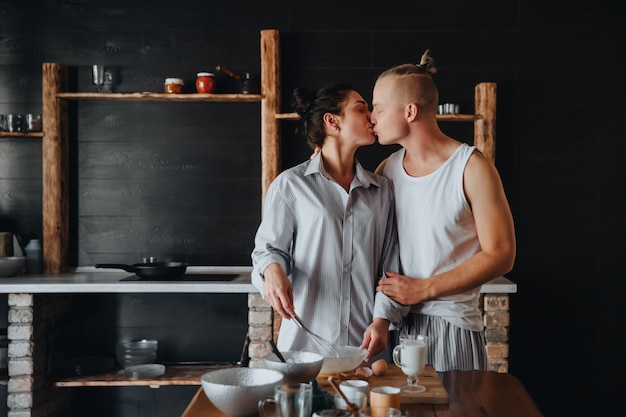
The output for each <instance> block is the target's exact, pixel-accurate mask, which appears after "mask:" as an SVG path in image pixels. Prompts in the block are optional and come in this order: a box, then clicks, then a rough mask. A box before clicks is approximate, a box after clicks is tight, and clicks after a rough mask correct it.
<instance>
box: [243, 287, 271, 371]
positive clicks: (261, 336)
mask: <svg viewBox="0 0 626 417" xmlns="http://www.w3.org/2000/svg"><path fill="white" fill-rule="evenodd" d="M273 329H274V314H273V311H272V307H270V305H269V304H267V303H266V302H265V300H263V297H262V296H261V294H259V293H248V337H249V338H250V344H249V346H248V356H249V357H250V367H255V366H259V365H260V363H261V358H262V357H263V356H265V355H267V354H268V353H271V349H270V348H269V347H268V346H267V342H268V341H269V340H272V338H273V333H274V332H273Z"/></svg>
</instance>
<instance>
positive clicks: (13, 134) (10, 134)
mask: <svg viewBox="0 0 626 417" xmlns="http://www.w3.org/2000/svg"><path fill="white" fill-rule="evenodd" d="M42 137H43V132H28V133H21V132H0V138H42Z"/></svg>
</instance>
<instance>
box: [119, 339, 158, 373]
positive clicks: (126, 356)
mask: <svg viewBox="0 0 626 417" xmlns="http://www.w3.org/2000/svg"><path fill="white" fill-rule="evenodd" d="M157 346H158V342H157V341H156V340H153V339H141V340H129V341H122V342H119V343H118V344H117V349H116V352H115V357H116V359H117V363H118V364H119V365H120V366H121V367H122V368H128V367H129V366H134V365H143V364H149V363H154V361H155V360H156V357H157Z"/></svg>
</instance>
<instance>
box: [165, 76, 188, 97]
mask: <svg viewBox="0 0 626 417" xmlns="http://www.w3.org/2000/svg"><path fill="white" fill-rule="evenodd" d="M184 85H185V82H184V81H183V80H182V78H166V79H165V92H166V93H168V94H180V93H182V92H183V86H184Z"/></svg>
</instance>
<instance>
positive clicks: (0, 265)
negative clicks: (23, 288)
mask: <svg viewBox="0 0 626 417" xmlns="http://www.w3.org/2000/svg"><path fill="white" fill-rule="evenodd" d="M25 263H26V257H24V256H0V277H2V278H8V277H15V276H18V275H21V273H22V268H23V267H24V264H25Z"/></svg>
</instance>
